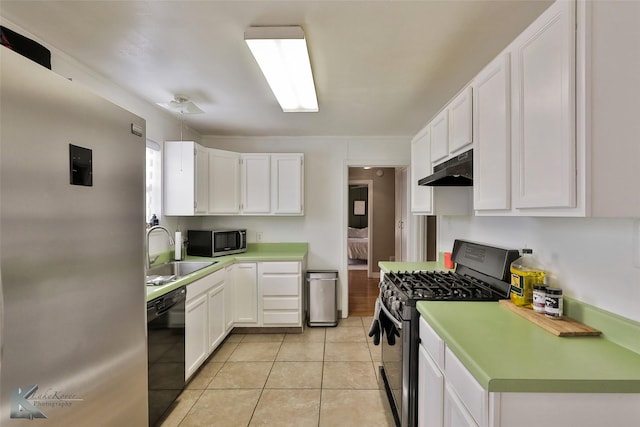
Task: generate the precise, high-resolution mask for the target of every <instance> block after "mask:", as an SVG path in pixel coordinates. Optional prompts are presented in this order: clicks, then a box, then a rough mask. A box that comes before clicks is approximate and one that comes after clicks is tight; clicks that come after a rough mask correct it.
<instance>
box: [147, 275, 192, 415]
mask: <svg viewBox="0 0 640 427" xmlns="http://www.w3.org/2000/svg"><path fill="white" fill-rule="evenodd" d="M186 296H187V290H186V288H185V287H184V286H183V287H181V288H178V289H176V290H173V291H171V292H168V293H167V294H165V295H162V296H161V297H158V298H156V299H154V300H151V301H149V302H147V353H148V368H149V425H150V426H154V425H156V424H157V423H158V421H159V420H160V418H161V417H162V415H163V414H164V413H165V411H166V410H167V409H168V408H169V407H170V406H171V404H172V403H173V402H174V401H175V399H176V398H177V397H178V395H179V394H180V392H181V391H182V389H183V388H184V385H185V379H184V324H185V323H184V314H185V300H186Z"/></svg>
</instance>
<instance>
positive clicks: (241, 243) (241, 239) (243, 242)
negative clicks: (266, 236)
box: [238, 231, 247, 249]
mask: <svg viewBox="0 0 640 427" xmlns="http://www.w3.org/2000/svg"><path fill="white" fill-rule="evenodd" d="M238 234H240V247H239V248H238V249H242V248H244V247H246V244H245V239H246V238H247V237H246V235H245V234H243V233H242V231H238Z"/></svg>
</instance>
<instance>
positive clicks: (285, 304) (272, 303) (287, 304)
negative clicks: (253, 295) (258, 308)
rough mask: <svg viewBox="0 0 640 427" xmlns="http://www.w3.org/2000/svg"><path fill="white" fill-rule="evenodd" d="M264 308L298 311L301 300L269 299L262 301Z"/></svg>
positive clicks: (292, 298) (295, 298)
mask: <svg viewBox="0 0 640 427" xmlns="http://www.w3.org/2000/svg"><path fill="white" fill-rule="evenodd" d="M262 308H263V309H265V310H298V309H299V308H300V298H298V297H289V298H287V297H276V298H274V297H268V298H264V299H263V300H262Z"/></svg>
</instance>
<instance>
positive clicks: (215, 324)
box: [185, 270, 229, 379]
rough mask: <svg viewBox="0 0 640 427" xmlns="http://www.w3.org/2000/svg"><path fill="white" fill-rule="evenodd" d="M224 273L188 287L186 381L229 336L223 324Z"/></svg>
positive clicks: (214, 274)
mask: <svg viewBox="0 0 640 427" xmlns="http://www.w3.org/2000/svg"><path fill="white" fill-rule="evenodd" d="M225 278H226V271H225V270H219V271H216V272H215V273H212V274H210V275H208V276H205V277H203V278H202V279H199V280H196V281H195V282H192V283H190V284H189V285H187V301H186V304H185V379H189V377H191V375H192V374H193V373H194V372H195V371H197V370H198V368H199V367H200V365H202V363H203V362H204V361H205V360H206V359H207V357H209V355H210V354H211V353H212V352H213V351H214V350H215V349H216V348H217V347H218V345H219V344H220V343H221V342H222V340H223V339H224V338H225V337H226V336H227V333H228V332H229V330H228V329H226V322H225Z"/></svg>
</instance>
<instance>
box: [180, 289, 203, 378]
mask: <svg viewBox="0 0 640 427" xmlns="http://www.w3.org/2000/svg"><path fill="white" fill-rule="evenodd" d="M208 342H209V333H208V327H207V294H202V295H200V296H198V297H196V298H194V299H193V300H191V301H189V302H187V303H186V305H185V337H184V352H185V379H187V378H189V377H190V376H191V374H193V373H194V372H195V371H196V370H197V369H198V368H199V367H200V365H201V364H202V362H204V360H205V359H206V358H207V354H208V350H209V344H208Z"/></svg>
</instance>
